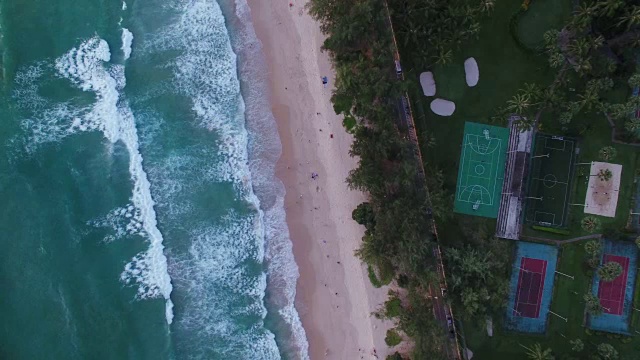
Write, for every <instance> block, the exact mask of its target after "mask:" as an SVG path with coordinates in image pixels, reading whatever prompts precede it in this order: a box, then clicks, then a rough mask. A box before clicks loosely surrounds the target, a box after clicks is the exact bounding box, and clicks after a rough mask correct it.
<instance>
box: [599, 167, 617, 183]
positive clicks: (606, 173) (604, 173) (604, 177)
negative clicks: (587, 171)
mask: <svg viewBox="0 0 640 360" xmlns="http://www.w3.org/2000/svg"><path fill="white" fill-rule="evenodd" d="M596 176H597V177H598V179H600V181H609V180H611V178H612V177H613V173H612V172H611V170H609V169H600V171H598V174H596Z"/></svg>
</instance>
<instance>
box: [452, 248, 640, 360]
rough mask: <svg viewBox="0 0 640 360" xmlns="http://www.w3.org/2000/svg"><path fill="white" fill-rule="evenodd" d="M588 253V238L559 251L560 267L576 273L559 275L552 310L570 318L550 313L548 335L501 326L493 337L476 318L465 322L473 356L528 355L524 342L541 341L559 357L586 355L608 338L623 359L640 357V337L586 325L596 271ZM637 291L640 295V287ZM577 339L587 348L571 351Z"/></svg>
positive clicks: (498, 358) (490, 358)
mask: <svg viewBox="0 0 640 360" xmlns="http://www.w3.org/2000/svg"><path fill="white" fill-rule="evenodd" d="M584 257H585V252H584V242H578V243H571V244H567V245H564V246H562V248H561V252H560V255H559V262H558V268H557V270H558V271H560V272H563V273H566V274H569V275H572V276H574V277H575V280H571V279H569V278H566V277H564V276H562V275H556V278H555V282H554V287H555V288H554V289H553V298H552V301H551V311H553V312H555V313H557V314H560V315H561V316H564V317H566V318H568V322H565V321H564V320H562V319H560V318H558V317H556V316H554V315H551V314H550V315H549V323H548V326H547V332H546V334H544V335H525V334H518V333H513V332H505V331H503V330H502V329H501V328H500V326H497V327H496V328H495V329H494V334H493V337H491V338H490V337H488V336H487V334H486V329H485V328H484V326H483V325H484V324H480V325H481V326H478V324H472V322H465V332H466V341H467V346H468V347H469V348H470V349H471V350H472V351H473V353H474V356H473V358H474V359H477V360H485V359H486V360H494V359H495V360H502V359H504V360H508V359H509V360H510V359H525V358H526V355H525V352H526V350H525V349H523V348H522V347H521V345H520V344H522V345H524V346H527V347H530V346H531V345H533V344H535V343H540V344H541V345H542V346H543V348H547V347H548V348H551V349H552V350H553V352H554V355H555V356H556V359H565V358H569V356H573V357H574V358H576V359H584V358H587V357H588V355H589V354H592V353H593V352H594V348H595V346H597V345H598V344H600V343H603V342H606V343H609V344H611V345H613V347H615V348H616V350H618V352H619V353H620V359H637V358H638V357H639V356H640V338H638V337H625V336H618V335H613V334H606V335H605V334H602V333H597V334H596V333H594V332H587V331H586V328H584V327H583V326H582V325H583V321H584V302H583V301H582V296H583V295H584V294H585V293H587V292H588V291H590V288H591V279H592V275H593V273H592V271H591V270H589V269H588V268H586V267H584V266H583V259H584ZM576 293H577V294H576ZM636 295H638V288H637V287H636ZM636 301H637V297H636ZM634 318H635V317H634ZM636 321H637V320H636ZM632 322H633V320H632ZM496 323H498V324H499V321H495V319H494V326H495V324H496ZM589 333H590V334H589ZM574 339H581V340H582V341H583V342H584V344H585V350H584V351H583V352H582V353H575V352H572V351H571V346H570V344H569V340H574Z"/></svg>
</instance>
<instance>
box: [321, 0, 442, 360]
mask: <svg viewBox="0 0 640 360" xmlns="http://www.w3.org/2000/svg"><path fill="white" fill-rule="evenodd" d="M308 9H309V12H310V14H311V15H312V16H313V17H315V18H316V19H317V20H319V21H320V24H321V29H322V31H323V32H324V33H325V34H326V35H327V39H326V41H325V43H324V45H323V49H324V50H325V51H327V52H328V53H329V54H330V56H331V59H332V61H333V64H334V67H335V69H336V75H337V79H336V88H335V91H334V94H333V97H332V101H333V104H334V109H335V111H336V112H337V113H339V114H343V115H344V116H345V126H346V127H348V129H349V131H350V132H352V133H353V134H354V138H355V140H354V142H353V145H352V147H351V152H350V153H351V155H352V156H356V157H358V158H359V166H358V167H357V168H356V169H354V170H353V171H352V172H351V174H350V175H349V177H348V179H347V182H348V184H349V186H350V187H351V188H353V189H358V190H362V191H365V192H367V193H368V194H369V201H368V202H367V203H363V204H361V205H360V206H358V208H357V209H355V210H354V212H353V218H354V220H356V221H358V222H359V223H360V224H362V225H364V226H365V228H366V232H365V236H364V237H363V239H362V245H361V247H360V249H359V250H358V251H357V255H358V256H359V257H360V258H361V259H362V260H363V261H365V262H366V263H367V264H368V265H369V266H370V269H371V270H370V272H369V276H370V278H371V279H372V282H374V284H376V285H381V284H383V283H384V282H385V281H386V280H388V279H390V278H392V277H394V273H400V274H404V277H405V281H404V282H405V283H406V286H407V290H408V293H409V294H410V295H408V301H407V305H406V306H396V307H395V308H396V310H395V311H394V314H393V315H395V317H396V318H397V321H398V323H399V326H398V329H399V330H400V331H402V332H404V333H405V334H407V335H409V336H411V337H412V338H413V340H414V341H415V343H416V346H415V350H414V353H413V354H412V355H413V357H414V358H416V359H424V358H438V357H439V356H440V355H439V353H440V351H441V350H442V344H443V342H442V338H443V337H444V331H443V329H442V328H441V327H440V326H439V325H436V323H435V320H434V318H433V313H432V310H431V303H430V301H429V300H427V298H426V293H427V286H428V285H429V284H430V282H431V281H432V279H434V273H433V269H434V268H435V263H434V262H433V259H432V254H433V244H434V240H433V236H432V233H431V228H430V225H429V221H428V219H429V212H430V211H431V210H429V208H430V206H429V205H428V199H427V194H426V188H425V186H424V184H423V183H421V182H420V181H419V180H420V179H419V177H418V176H417V175H416V174H417V173H418V162H417V159H416V157H415V151H414V148H413V144H412V143H410V142H409V141H408V140H407V136H406V134H405V133H402V132H401V131H399V129H398V126H397V124H398V114H397V113H396V104H397V101H398V99H399V96H400V94H401V93H402V89H403V84H402V83H401V82H399V81H395V71H394V62H393V60H394V56H393V53H392V37H391V32H390V28H389V24H388V22H387V18H386V10H385V8H384V3H383V2H382V1H380V0H358V1H349V2H336V1H332V0H313V1H311V2H310V3H309V7H308ZM354 122H355V123H354ZM396 305H400V303H396Z"/></svg>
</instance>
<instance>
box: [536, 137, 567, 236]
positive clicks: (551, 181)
mask: <svg viewBox="0 0 640 360" xmlns="http://www.w3.org/2000/svg"><path fill="white" fill-rule="evenodd" d="M575 147H576V142H575V140H574V139H572V138H568V137H563V136H554V135H546V134H540V133H538V134H536V137H535V141H534V145H533V152H532V156H531V170H530V171H529V174H530V176H529V190H528V191H527V197H526V198H525V200H526V201H525V217H526V221H527V222H529V223H535V224H539V225H543V226H553V227H564V226H566V225H567V213H568V207H569V194H570V189H571V178H572V169H573V164H574V157H575Z"/></svg>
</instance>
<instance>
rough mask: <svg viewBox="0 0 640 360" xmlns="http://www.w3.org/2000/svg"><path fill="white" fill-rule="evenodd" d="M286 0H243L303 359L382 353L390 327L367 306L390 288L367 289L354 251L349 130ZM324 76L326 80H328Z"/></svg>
mask: <svg viewBox="0 0 640 360" xmlns="http://www.w3.org/2000/svg"><path fill="white" fill-rule="evenodd" d="M291 4H292V5H293V6H290V3H289V2H288V1H265V0H250V1H249V5H250V8H251V16H252V19H253V23H254V26H255V29H256V33H257V35H258V38H259V40H260V41H261V42H262V45H263V51H264V55H265V57H266V60H267V65H268V67H269V81H270V94H269V95H270V101H271V105H272V111H273V113H274V115H275V117H276V121H277V124H278V132H279V135H280V138H281V141H282V146H283V154H282V157H281V159H280V161H279V162H278V167H277V175H278V177H279V178H280V179H281V180H282V181H283V183H284V185H285V187H286V192H287V193H286V198H285V207H286V213H287V223H288V226H289V230H290V233H291V240H292V242H293V250H294V255H295V259H296V262H297V264H298V266H299V267H300V278H299V280H298V284H297V295H296V308H297V309H298V312H299V314H300V317H301V320H302V325H303V326H304V328H305V331H306V334H307V338H308V340H309V355H310V357H311V359H375V358H379V359H384V358H385V356H386V355H387V354H388V353H392V352H393V351H392V350H391V349H388V348H387V346H386V344H385V343H384V337H385V334H386V330H387V329H388V328H389V327H390V326H391V325H392V324H391V323H390V322H388V321H384V322H383V321H380V320H378V319H376V318H375V317H373V316H372V315H371V313H372V312H373V311H375V310H376V309H378V308H379V307H380V306H381V305H382V304H383V303H384V301H385V300H386V299H387V292H388V289H387V288H385V287H383V288H379V289H376V288H374V287H373V286H372V285H371V283H370V281H369V279H368V277H367V271H366V268H365V267H364V266H363V265H362V264H361V262H360V260H359V259H358V258H356V257H355V256H354V251H355V250H356V249H357V248H358V246H359V243H360V239H361V238H362V235H363V232H364V228H363V227H362V226H360V225H358V224H357V223H356V222H354V221H353V220H352V219H351V212H352V211H353V209H354V208H355V207H356V206H357V205H358V204H359V203H361V202H363V201H365V195H364V194H362V193H360V192H356V191H351V190H349V189H348V188H347V184H346V182H345V179H346V177H347V175H348V174H349V171H350V170H351V169H353V168H354V167H355V166H356V165H357V161H356V159H353V158H351V157H350V156H349V147H350V144H351V142H352V137H351V135H349V134H347V133H346V132H345V130H344V128H343V126H342V119H341V117H339V116H337V115H336V114H335V113H334V111H333V107H332V104H331V101H330V98H331V91H332V86H333V84H334V74H333V70H332V69H331V64H330V61H329V57H328V55H327V54H326V53H322V52H321V51H320V47H321V45H322V43H323V41H324V36H323V35H322V33H321V32H320V29H319V25H318V23H316V22H315V21H314V20H313V19H312V18H311V17H310V16H309V15H308V14H307V13H306V11H305V9H304V5H305V2H302V1H300V0H298V1H295V0H294V1H291ZM322 76H326V77H327V78H328V79H329V83H328V86H326V87H323V84H322V81H321V78H322ZM313 173H317V174H318V176H317V177H316V178H315V179H312V174H313ZM374 349H375V354H374Z"/></svg>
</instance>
